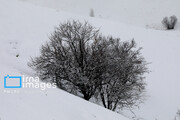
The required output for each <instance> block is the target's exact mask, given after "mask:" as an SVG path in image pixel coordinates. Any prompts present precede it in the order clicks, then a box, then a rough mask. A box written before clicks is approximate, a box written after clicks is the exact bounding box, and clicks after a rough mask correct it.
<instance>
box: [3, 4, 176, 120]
mask: <svg viewBox="0 0 180 120" xmlns="http://www.w3.org/2000/svg"><path fill="white" fill-rule="evenodd" d="M160 1H161V0H159V2H160ZM174 1H176V0H174ZM70 3H71V2H70ZM142 3H143V2H142ZM173 3H174V2H173ZM57 4H58V3H57ZM87 4H88V2H87ZM113 4H114V3H113ZM124 4H128V2H127V3H126V2H125V1H124ZM42 6H43V5H42ZM142 6H143V5H142ZM177 9H179V8H177ZM163 15H164V12H163ZM0 18H1V19H0V45H1V46H0V118H1V120H12V119H15V120H32V119H35V120H41V119H42V120H57V119H63V120H93V119H94V120H126V119H127V118H124V117H122V116H121V115H119V114H116V113H113V112H111V111H108V110H106V109H104V108H102V107H100V106H97V105H95V104H92V103H89V102H87V101H84V100H82V99H80V98H77V97H75V96H73V95H70V94H68V93H66V92H63V91H61V90H58V89H48V90H46V91H41V90H39V89H18V91H12V89H11V91H10V92H13V94H8V93H7V91H6V90H7V89H4V88H3V79H4V76H5V75H7V74H9V75H32V71H31V70H30V68H28V66H27V62H28V61H29V58H30V56H36V55H38V54H39V48H40V46H41V44H43V43H44V42H45V41H48V36H49V34H50V33H51V32H52V31H53V29H54V26H56V25H58V24H59V23H60V22H63V21H64V20H67V19H79V20H81V21H84V20H88V21H89V22H90V23H91V24H93V25H94V26H96V27H98V28H101V31H102V32H103V33H104V34H106V35H113V36H115V37H120V38H121V39H122V40H130V39H132V38H134V39H135V41H137V43H138V46H140V47H143V48H144V49H143V50H142V53H143V55H144V56H145V58H146V60H147V61H148V62H152V63H151V64H150V65H149V68H150V70H151V73H150V74H148V75H147V79H146V81H147V84H148V85H147V94H148V96H149V97H148V98H147V101H146V102H145V103H144V104H143V105H142V106H141V108H140V109H139V110H136V111H135V112H136V114H137V115H138V116H141V117H143V118H144V119H146V120H152V119H156V118H157V119H158V120H165V119H168V120H170V119H173V118H174V115H175V112H176V110H177V109H178V108H180V102H179V101H180V96H179V91H180V87H179V84H180V80H179V68H180V63H179V61H180V54H179V51H180V48H179V45H180V32H179V31H174V30H172V31H160V30H152V29H145V28H141V27H133V26H131V25H130V24H128V23H129V22H127V24H126V22H125V23H124V21H123V20H122V23H120V22H111V21H107V20H103V19H97V18H89V17H83V16H78V15H76V14H70V13H66V12H63V11H58V10H55V9H53V8H47V7H40V6H34V5H32V4H29V3H27V2H22V1H17V0H0ZM131 18H134V17H133V16H132V17H131ZM124 19H125V18H124ZM126 19H127V18H126ZM141 19H142V20H143V19H144V18H143V17H141ZM127 20H128V19H127ZM17 54H19V57H16V55H17ZM4 90H5V91H4ZM14 92H15V93H14ZM16 92H19V93H16ZM125 114H126V113H125Z"/></svg>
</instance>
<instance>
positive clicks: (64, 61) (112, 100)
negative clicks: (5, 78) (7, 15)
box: [29, 21, 147, 111]
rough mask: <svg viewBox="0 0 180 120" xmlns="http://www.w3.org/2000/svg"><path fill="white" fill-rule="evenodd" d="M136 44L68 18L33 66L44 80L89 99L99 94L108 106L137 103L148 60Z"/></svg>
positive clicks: (53, 35)
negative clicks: (104, 34)
mask: <svg viewBox="0 0 180 120" xmlns="http://www.w3.org/2000/svg"><path fill="white" fill-rule="evenodd" d="M135 47H136V43H135V42H134V40H132V41H131V42H120V39H114V38H112V37H105V36H103V35H101V34H100V33H99V30H97V29H95V28H94V27H92V26H91V25H90V24H89V23H87V22H85V23H81V22H79V21H72V22H71V21H68V22H65V23H63V24H60V25H59V27H57V28H55V31H54V33H53V34H52V35H51V37H50V42H47V43H46V44H45V45H43V46H42V47H41V55H40V56H39V57H36V58H33V59H32V61H31V62H30V63H29V66H30V67H32V68H33V69H35V70H36V71H37V74H38V75H39V76H40V77H41V79H42V80H44V81H46V82H47V81H50V82H52V83H56V85H57V86H58V87H59V88H61V89H63V90H66V91H68V92H71V93H73V94H78V95H79V96H80V94H81V95H82V96H83V98H84V99H85V100H89V99H90V98H91V97H92V96H93V95H94V94H95V93H97V94H98V98H99V97H100V98H101V99H100V100H101V101H102V103H103V105H104V107H105V108H108V109H111V110H113V111H115V110H116V109H117V107H126V106H132V105H134V104H135V103H136V102H137V101H138V100H140V98H141V97H142V96H141V95H142V93H143V92H144V88H145V83H144V81H143V79H144V76H143V74H144V73H146V72H147V68H146V64H147V63H146V61H145V60H144V58H143V57H142V56H141V54H140V50H141V49H140V48H139V49H137V50H136V49H135Z"/></svg>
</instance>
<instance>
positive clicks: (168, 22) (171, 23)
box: [162, 15, 177, 30]
mask: <svg viewBox="0 0 180 120" xmlns="http://www.w3.org/2000/svg"><path fill="white" fill-rule="evenodd" d="M176 23H177V17H176V16H175V15H173V16H171V17H170V18H168V17H165V18H164V19H163V20H162V24H163V25H164V27H165V28H166V29H167V30H170V29H174V28H175V25H176Z"/></svg>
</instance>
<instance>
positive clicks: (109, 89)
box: [100, 38, 148, 111]
mask: <svg viewBox="0 0 180 120" xmlns="http://www.w3.org/2000/svg"><path fill="white" fill-rule="evenodd" d="M109 42H110V44H109V49H108V51H109V53H108V54H109V55H108V56H109V57H108V58H107V60H108V64H107V68H108V69H107V70H106V73H105V75H104V81H103V82H104V83H105V84H104V85H102V86H101V88H100V98H101V101H102V103H103V106H104V107H105V108H108V109H110V110H113V111H115V110H116V109H119V108H124V107H132V106H133V105H138V104H137V103H139V102H141V100H142V99H141V98H142V97H143V93H144V90H145V82H144V81H143V80H144V76H143V74H144V73H146V72H148V69H147V67H146V65H147V63H146V61H145V60H144V58H143V57H142V56H141V54H140V50H141V48H139V49H137V50H135V49H134V48H135V47H136V43H135V42H134V40H132V41H131V42H120V40H119V39H113V38H110V39H109Z"/></svg>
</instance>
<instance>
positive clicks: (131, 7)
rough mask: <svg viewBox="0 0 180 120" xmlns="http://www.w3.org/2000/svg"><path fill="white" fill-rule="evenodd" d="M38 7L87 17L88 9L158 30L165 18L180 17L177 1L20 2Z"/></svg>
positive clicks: (76, 0) (105, 16) (95, 0)
mask: <svg viewBox="0 0 180 120" xmlns="http://www.w3.org/2000/svg"><path fill="white" fill-rule="evenodd" d="M21 1H27V2H30V3H33V4H35V5H39V6H46V7H50V8H55V9H56V10H59V11H68V12H71V13H77V14H80V15H85V16H89V13H90V9H93V10H94V13H95V17H97V18H103V19H108V20H113V21H117V22H123V23H128V24H131V25H136V26H141V27H145V26H148V27H150V28H152V27H153V28H154V27H155V28H156V29H159V24H160V23H161V20H162V18H163V17H165V16H170V15H176V16H177V17H180V14H179V11H180V7H179V6H180V1H179V0H113V1H112V0H21Z"/></svg>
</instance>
